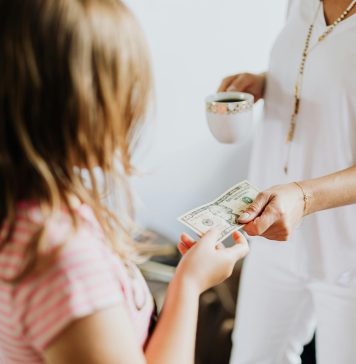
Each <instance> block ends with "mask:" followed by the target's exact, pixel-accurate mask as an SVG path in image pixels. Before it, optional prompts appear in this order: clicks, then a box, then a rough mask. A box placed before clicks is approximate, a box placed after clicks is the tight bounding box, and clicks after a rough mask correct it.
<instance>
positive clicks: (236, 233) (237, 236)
mask: <svg viewBox="0 0 356 364" xmlns="http://www.w3.org/2000/svg"><path fill="white" fill-rule="evenodd" d="M232 238H233V239H234V241H235V242H236V243H237V244H241V243H244V242H247V240H246V238H245V237H244V236H243V234H242V233H240V232H239V231H234V232H233V233H232Z"/></svg>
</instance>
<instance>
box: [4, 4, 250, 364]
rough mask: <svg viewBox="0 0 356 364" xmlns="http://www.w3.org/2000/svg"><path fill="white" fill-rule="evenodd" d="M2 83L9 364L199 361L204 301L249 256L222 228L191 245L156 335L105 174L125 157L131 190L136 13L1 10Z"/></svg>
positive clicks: (141, 88)
mask: <svg viewBox="0 0 356 364" xmlns="http://www.w3.org/2000/svg"><path fill="white" fill-rule="evenodd" d="M0 74H1V79H0V100H1V101H0V201H1V206H0V221H1V230H0V362H1V363H2V364H11V363H22V364H26V363H31V364H35V363H53V364H55V363H66V364H70V363H74V364H80V363H85V364H91V363H100V364H109V363H110V364H111V363H130V364H135V363H145V362H148V363H154V364H161V363H162V364H174V363H177V364H178V363H179V364H186V363H193V357H194V346H195V345H194V342H195V333H196V320H197V312H198V299H199V295H200V293H201V292H202V291H204V290H206V289H208V288H209V287H211V286H213V285H216V284H218V283H219V282H221V281H222V280H224V279H225V278H227V277H228V276H229V275H230V273H231V271H232V269H233V266H234V264H235V262H236V261H237V260H238V259H240V258H241V257H243V256H244V255H245V254H246V253H247V250H248V248H247V243H246V241H245V240H244V238H243V237H242V236H241V235H239V234H237V233H236V234H234V239H235V241H236V242H237V244H236V245H235V246H234V247H232V248H228V249H225V248H223V247H222V246H221V245H217V243H216V240H217V234H216V232H214V231H211V232H209V233H208V234H206V235H205V236H203V237H202V238H201V239H200V240H199V242H198V243H197V244H195V242H194V241H193V240H192V239H191V238H189V237H187V236H182V237H181V242H180V243H179V248H180V250H181V252H182V253H183V254H185V253H186V254H185V256H184V258H183V259H182V261H181V263H180V264H179V266H178V269H177V272H176V275H175V276H174V278H173V280H172V282H171V284H170V286H169V289H168V293H167V299H166V302H165V305H164V308H163V311H162V313H161V315H160V318H159V321H158V324H157V325H156V328H155V330H154V331H153V333H151V330H150V328H152V313H153V300H152V298H151V295H150V293H149V291H148V288H147V286H146V284H145V282H144V280H143V278H142V276H141V275H140V273H139V271H138V269H137V268H136V266H135V265H134V264H133V261H134V260H135V259H136V258H137V257H138V256H139V253H140V251H139V249H140V246H139V245H137V244H136V243H134V242H133V240H132V239H131V238H130V231H129V229H128V226H130V222H129V221H128V220H127V219H125V218H124V217H123V216H120V219H118V218H117V217H116V216H115V215H114V214H113V213H112V212H110V211H109V210H108V209H107V208H105V207H104V206H103V205H102V203H101V202H100V193H99V189H98V181H97V179H96V174H94V172H93V170H94V169H95V168H99V169H100V171H102V173H103V174H104V175H108V174H109V173H110V174H112V173H113V171H114V164H116V161H117V160H119V161H120V171H121V175H118V178H119V181H120V182H119V184H118V189H119V191H120V195H123V194H124V193H125V191H126V190H127V189H126V184H125V179H126V178H127V177H128V176H129V175H130V174H131V173H132V166H131V151H132V145H133V143H134V142H135V141H136V139H135V137H136V135H137V133H136V131H137V130H138V127H139V123H140V121H141V120H142V118H143V116H144V113H145V109H146V105H147V102H148V99H149V96H150V87H151V79H150V72H149V63H148V60H147V53H146V50H145V45H144V42H143V40H142V35H141V32H140V30H139V28H138V26H137V24H136V22H135V20H134V19H133V17H132V15H131V14H130V12H129V11H128V10H127V8H126V7H125V6H124V5H123V4H122V3H121V2H120V1H119V0H28V1H23V0H11V1H8V0H0ZM83 171H85V173H86V175H88V176H89V182H88V180H87V179H85V180H84V177H83V175H84V173H82V172H83ZM116 173H117V174H118V172H116Z"/></svg>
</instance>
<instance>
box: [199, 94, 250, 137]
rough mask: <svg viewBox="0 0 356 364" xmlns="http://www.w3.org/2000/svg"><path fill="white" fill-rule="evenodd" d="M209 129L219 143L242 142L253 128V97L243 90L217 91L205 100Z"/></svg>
mask: <svg viewBox="0 0 356 364" xmlns="http://www.w3.org/2000/svg"><path fill="white" fill-rule="evenodd" d="M205 103H206V117H207V121H208V125H209V129H210V131H211V132H212V134H213V135H214V136H215V138H216V139H217V140H218V141H219V142H221V143H227V144H232V143H239V144H240V143H243V142H245V141H246V140H248V139H249V138H250V137H251V135H252V132H253V129H254V121H253V103H254V97H253V96H252V95H251V94H248V93H245V92H219V93H217V94H213V95H210V96H208V97H207V98H206V100H205Z"/></svg>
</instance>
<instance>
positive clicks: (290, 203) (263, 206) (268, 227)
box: [239, 166, 356, 241]
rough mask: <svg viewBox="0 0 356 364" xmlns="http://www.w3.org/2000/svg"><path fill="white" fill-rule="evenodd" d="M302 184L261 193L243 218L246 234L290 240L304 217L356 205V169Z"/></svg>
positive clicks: (286, 185) (241, 219)
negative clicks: (326, 210)
mask: <svg viewBox="0 0 356 364" xmlns="http://www.w3.org/2000/svg"><path fill="white" fill-rule="evenodd" d="M298 184H299V186H298ZM298 184H296V183H288V184H285V185H279V186H275V187H272V188H270V189H268V190H266V191H264V192H262V193H260V194H259V195H258V196H257V198H256V200H255V201H254V203H253V204H252V205H251V206H250V208H249V209H248V210H247V211H246V213H245V214H243V215H242V216H241V218H240V221H239V222H241V223H244V224H246V226H245V231H246V232H247V233H248V234H249V235H252V236H253V235H260V236H264V237H265V238H267V239H271V240H282V241H284V240H288V238H289V236H290V234H291V233H292V232H293V230H294V229H295V227H296V226H297V225H298V224H299V222H300V220H301V219H302V217H303V216H304V215H308V214H311V213H314V212H317V211H321V210H325V209H330V208H334V207H339V206H344V205H349V204H353V203H356V166H353V167H350V168H347V169H345V170H342V171H339V172H336V173H333V174H330V175H327V176H324V177H320V178H315V179H311V180H306V181H302V182H298ZM305 196H306V201H305Z"/></svg>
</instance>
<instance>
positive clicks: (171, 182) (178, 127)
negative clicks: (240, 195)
mask: <svg viewBox="0 0 356 364" xmlns="http://www.w3.org/2000/svg"><path fill="white" fill-rule="evenodd" d="M127 3H128V5H129V6H130V7H131V8H132V9H133V10H134V12H135V13H136V15H137V16H138V18H139V20H140V21H141V24H142V27H143V29H144V31H145V34H146V37H147V39H148V43H149V45H150V50H151V55H152V60H153V68H154V75H155V83H156V105H157V109H156V115H155V118H154V120H150V121H149V123H150V124H149V130H148V133H147V134H146V137H145V138H144V139H145V145H144V148H141V151H140V153H139V154H138V156H137V165H138V167H139V169H140V170H141V171H142V172H143V177H140V178H136V179H135V180H134V187H135V190H136V191H137V196H138V199H139V200H140V201H139V202H138V204H137V209H138V211H137V212H138V219H139V221H140V222H141V223H142V224H143V225H144V226H146V227H149V228H153V229H155V230H157V231H159V232H161V233H163V234H165V235H167V236H168V237H170V238H171V239H172V240H176V239H177V237H178V235H179V233H180V232H181V231H183V230H185V229H184V228H183V226H181V225H180V224H179V223H178V222H177V221H176V218H177V216H178V215H180V214H182V213H184V212H185V211H186V210H188V209H191V208H194V207H196V206H197V205H199V204H203V203H205V202H208V201H209V200H211V199H213V198H214V197H216V196H217V195H218V194H220V193H221V192H223V191H224V190H225V189H227V188H228V187H230V186H231V185H233V184H234V183H236V182H238V181H240V180H242V179H244V178H246V175H247V168H248V159H249V155H250V149H251V145H250V143H246V144H245V145H242V146H234V145H221V144H219V143H218V142H217V141H215V140H214V139H213V137H212V136H211V135H210V133H209V131H208V128H207V125H206V122H205V118H204V102H203V100H204V98H205V96H207V95H208V94H209V93H212V92H214V90H215V89H216V88H217V86H218V84H219V82H220V79H221V78H222V77H223V76H225V75H228V74H231V73H236V72H240V71H257V72H259V71H262V70H265V69H266V67H267V64H268V54H269V51H270V48H271V45H272V42H273V40H274V39H275V37H276V35H277V34H278V31H279V30H280V29H281V27H282V26H283V22H284V17H285V11H286V3H287V1H286V0H273V1H272V0H269V1H266V0H265V1H262V0H248V1H246V0H245V1H242V0H128V1H127ZM260 108H261V105H260ZM257 109H258V108H257ZM256 114H258V112H257V113H256Z"/></svg>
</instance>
